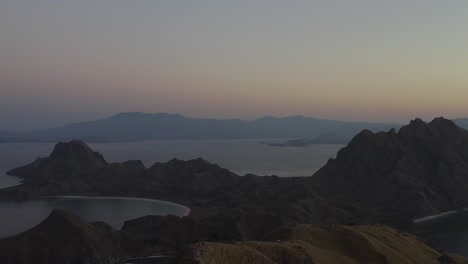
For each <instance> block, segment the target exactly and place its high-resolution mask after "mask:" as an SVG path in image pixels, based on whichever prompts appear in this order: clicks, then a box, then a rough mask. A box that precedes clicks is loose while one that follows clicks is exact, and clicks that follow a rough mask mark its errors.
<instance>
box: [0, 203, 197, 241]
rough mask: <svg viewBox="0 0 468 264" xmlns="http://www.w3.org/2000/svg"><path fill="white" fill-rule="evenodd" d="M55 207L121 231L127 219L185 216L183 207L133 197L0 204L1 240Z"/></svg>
mask: <svg viewBox="0 0 468 264" xmlns="http://www.w3.org/2000/svg"><path fill="white" fill-rule="evenodd" d="M54 208H65V209H68V210H71V211H73V212H75V213H76V214H78V215H79V216H81V217H82V218H84V219H85V220H87V221H104V222H106V223H108V224H110V225H111V226H112V227H114V228H117V229H120V228H121V227H122V225H123V223H124V221H126V220H130V219H134V218H137V217H141V216H145V215H168V214H172V215H177V216H184V215H187V214H188V212H189V209H188V208H187V207H185V206H182V205H178V204H173V203H168V202H164V201H157V200H150V199H136V198H95V197H71V196H70V197H51V198H44V199H39V200H31V201H1V202H0V212H2V213H1V214H0V237H5V236H9V235H14V234H17V233H20V232H22V231H25V230H27V229H29V228H31V227H33V226H35V225H36V224H38V223H40V222H41V221H42V220H44V219H45V218H46V217H47V216H48V215H49V214H50V213H51V212H52V210H53V209H54Z"/></svg>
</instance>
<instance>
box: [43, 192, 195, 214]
mask: <svg viewBox="0 0 468 264" xmlns="http://www.w3.org/2000/svg"><path fill="white" fill-rule="evenodd" d="M42 198H66V199H99V200H129V201H146V202H158V203H163V204H169V205H175V206H179V207H181V208H183V209H185V212H184V216H188V215H189V213H190V208H189V207H187V206H185V205H182V204H178V203H173V202H168V201H163V200H157V199H149V198H139V197H123V196H81V195H57V196H43V197H42Z"/></svg>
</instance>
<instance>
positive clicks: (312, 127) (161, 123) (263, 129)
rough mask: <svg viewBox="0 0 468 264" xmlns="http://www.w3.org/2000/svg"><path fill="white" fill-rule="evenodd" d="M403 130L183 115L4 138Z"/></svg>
mask: <svg viewBox="0 0 468 264" xmlns="http://www.w3.org/2000/svg"><path fill="white" fill-rule="evenodd" d="M399 127H400V125H398V124H386V123H369V122H345V121H339V120H326V119H316V118H310V117H304V116H290V117H284V118H276V117H271V116H266V117H263V118H260V119H256V120H253V121H246V120H240V119H201V118H188V117H184V116H182V115H179V114H168V113H157V114H146V113H139V112H135V113H120V114H117V115H114V116H112V117H109V118H104V119H99V120H95V121H88V122H81V123H73V124H68V125H65V126H61V127H54V128H47V129H40V130H33V131H28V132H0V142H27V141H53V142H56V141H65V140H71V139H75V138H80V139H82V140H85V141H87V142H124V141H142V140H168V139H248V138H315V137H317V136H320V135H323V134H327V133H335V134H337V135H339V136H340V137H343V138H345V139H351V137H352V136H354V135H355V134H357V133H358V132H360V131H361V130H363V129H369V130H371V131H382V130H389V129H390V128H396V129H398V128H399Z"/></svg>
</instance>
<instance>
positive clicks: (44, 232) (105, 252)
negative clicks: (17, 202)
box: [0, 209, 131, 264]
mask: <svg viewBox="0 0 468 264" xmlns="http://www.w3.org/2000/svg"><path fill="white" fill-rule="evenodd" d="M130 245H131V242H130V241H128V240H127V238H125V237H124V236H122V235H121V234H120V233H119V232H118V231H115V230H112V229H109V228H106V227H99V226H98V225H93V224H90V223H87V222H85V221H83V220H82V219H80V218H79V217H78V216H76V215H74V214H73V213H71V212H69V211H67V210H64V209H55V210H54V211H53V212H52V213H51V214H50V216H49V217H47V218H46V219H45V220H44V221H43V222H41V223H40V224H39V225H37V226H36V227H34V228H32V229H30V230H28V231H26V232H24V233H21V234H19V235H15V236H11V237H8V238H4V239H0V259H1V262H2V263H5V264H29V263H37V264H42V263H44V264H50V263H75V264H107V263H108V264H114V263H116V262H117V261H118V260H119V259H121V258H123V257H124V256H125V255H127V254H130V253H129V248H130Z"/></svg>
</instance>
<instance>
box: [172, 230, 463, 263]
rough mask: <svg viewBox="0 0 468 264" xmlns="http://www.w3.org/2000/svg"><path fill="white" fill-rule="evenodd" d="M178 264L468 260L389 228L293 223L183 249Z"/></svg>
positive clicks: (177, 258)
mask: <svg viewBox="0 0 468 264" xmlns="http://www.w3.org/2000/svg"><path fill="white" fill-rule="evenodd" d="M174 263H193V264H197V263H204V264H217V263H225V264H230V263H233V264H234V263H259V264H287V263H298V264H332V263H342V264H348V263H349V264H358V263H376V264H377V263H382V264H393V263H394V264H405V263H407V264H427V263H434V264H436V263H439V264H449V263H450V264H455V263H468V260H465V259H463V258H462V257H460V256H456V255H450V254H445V253H443V252H441V251H438V250H436V249H434V248H433V247H431V246H429V245H427V244H426V243H425V242H423V241H422V240H421V239H420V238H418V237H416V236H413V235H410V234H407V233H403V232H400V231H397V230H395V229H392V228H389V227H384V226H312V225H292V226H286V227H283V228H280V229H278V230H276V231H275V232H273V233H272V234H270V235H269V237H268V238H267V239H266V240H264V241H247V242H233V243H213V242H206V243H205V242H202V243H197V244H193V245H190V246H188V247H186V248H184V249H183V250H181V251H180V252H179V253H178V254H177V255H176V257H175V261H174Z"/></svg>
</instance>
